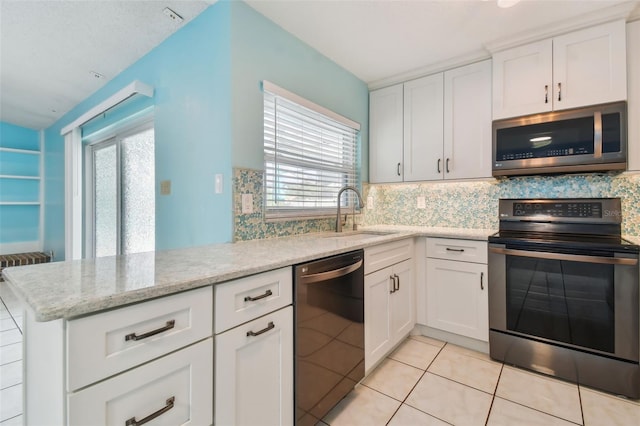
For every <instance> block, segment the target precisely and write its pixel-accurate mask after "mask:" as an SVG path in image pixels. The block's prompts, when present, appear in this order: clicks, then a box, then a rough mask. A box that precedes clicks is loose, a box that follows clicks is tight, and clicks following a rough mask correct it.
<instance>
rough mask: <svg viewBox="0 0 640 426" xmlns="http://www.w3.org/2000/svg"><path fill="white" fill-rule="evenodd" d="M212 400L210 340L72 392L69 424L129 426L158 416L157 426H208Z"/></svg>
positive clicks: (69, 399) (69, 404) (154, 422)
mask: <svg viewBox="0 0 640 426" xmlns="http://www.w3.org/2000/svg"><path fill="white" fill-rule="evenodd" d="M212 400H213V342H212V339H211V338H208V339H206V340H203V341H202V342H200V343H197V344H195V345H192V346H189V347H187V348H184V349H181V350H179V351H177V352H173V353H171V354H169V355H167V356H165V357H162V358H159V359H157V360H155V361H152V362H150V363H148V364H144V365H141V366H140V367H136V368H134V369H132V370H129V371H127V372H125V373H122V374H119V375H117V376H114V377H112V378H110V379H108V380H104V381H102V382H99V383H97V384H95V385H92V386H89V387H86V388H83V389H82V390H80V391H78V392H74V393H71V394H70V395H69V397H68V407H69V413H68V415H69V425H79V426H84V425H124V424H129V422H128V421H129V420H131V419H135V421H138V422H140V421H142V420H144V419H146V418H148V417H149V416H151V415H153V414H154V413H155V414H157V417H156V418H155V420H153V424H154V425H194V426H196V425H208V424H211V422H212V421H213V410H212V407H211V401H212ZM150 424H151V423H150Z"/></svg>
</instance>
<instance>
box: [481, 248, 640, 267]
mask: <svg viewBox="0 0 640 426" xmlns="http://www.w3.org/2000/svg"><path fill="white" fill-rule="evenodd" d="M489 252H491V253H497V254H504V255H507V256H520V257H533V258H536V259H551V260H570V261H572V262H583V263H598V264H603V265H630V266H635V265H637V264H638V259H632V258H629V257H603V256H587V255H579V254H564V253H546V252H540V251H529V250H513V249H505V248H500V247H489Z"/></svg>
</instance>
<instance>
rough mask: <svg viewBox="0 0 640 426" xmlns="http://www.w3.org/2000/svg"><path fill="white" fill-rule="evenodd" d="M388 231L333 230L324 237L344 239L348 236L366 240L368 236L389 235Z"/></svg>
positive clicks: (351, 238)
mask: <svg viewBox="0 0 640 426" xmlns="http://www.w3.org/2000/svg"><path fill="white" fill-rule="evenodd" d="M388 234H389V233H388V232H376V231H353V232H333V233H331V234H326V235H324V236H323V237H322V238H332V239H343V238H348V239H350V240H366V239H368V238H375V237H379V236H381V235H388Z"/></svg>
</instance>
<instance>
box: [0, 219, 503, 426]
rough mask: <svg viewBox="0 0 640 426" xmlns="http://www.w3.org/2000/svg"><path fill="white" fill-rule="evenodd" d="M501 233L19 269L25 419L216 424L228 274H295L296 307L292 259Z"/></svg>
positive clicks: (398, 230) (459, 232)
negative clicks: (218, 297)
mask: <svg viewBox="0 0 640 426" xmlns="http://www.w3.org/2000/svg"><path fill="white" fill-rule="evenodd" d="M492 233H493V230H469V229H466V230H465V229H451V228H422V227H402V226H376V227H367V228H365V229H364V230H363V231H360V232H355V233H349V232H345V233H343V234H335V233H322V234H307V235H303V236H296V237H286V238H275V239H267V240H253V241H245V242H239V243H228V244H217V245H211V246H205V247H194V248H186V249H179V250H168V251H158V252H148V253H138V254H132V255H126V256H116V257H105V258H98V259H92V260H78V261H70V262H54V263H49V264H39V265H31V266H24V267H14V268H8V269H6V270H5V271H3V275H4V277H5V279H6V280H7V281H8V283H9V285H10V286H11V288H12V289H13V290H14V292H15V293H16V294H17V295H18V296H19V297H20V298H21V299H22V300H23V301H24V302H25V303H24V304H25V306H26V309H25V312H24V323H25V324H24V333H25V338H24V365H25V369H24V371H25V377H24V383H25V391H24V394H25V407H24V413H25V421H26V423H27V424H87V423H92V424H101V423H105V424H106V423H108V421H107V420H106V419H108V418H110V417H109V416H114V415H115V416H116V417H117V418H124V419H128V420H127V421H131V423H127V424H137V423H135V422H140V423H141V422H142V421H143V420H145V419H149V418H150V416H152V415H154V414H156V413H161V414H162V415H163V417H165V418H164V420H168V421H169V422H170V423H176V424H181V423H183V421H185V420H184V419H191V421H192V422H193V421H195V422H196V423H197V424H211V423H213V414H214V413H213V410H212V404H213V403H212V401H213V388H214V385H213V383H214V373H213V372H214V368H215V366H214V355H213V352H214V340H215V341H216V342H217V337H218V336H217V334H218V332H217V331H215V332H214V318H215V317H216V306H217V303H218V302H220V301H216V302H214V290H217V289H218V284H220V285H223V284H224V285H235V284H230V283H245V282H247V280H249V281H251V282H255V281H256V279H258V280H259V279H261V278H262V277H266V278H268V279H269V280H272V281H273V278H272V277H273V276H275V275H279V276H280V277H284V278H283V279H282V280H281V281H280V282H281V284H280V286H281V287H280V288H287V287H288V289H289V299H288V301H284V300H283V301H282V305H280V306H279V307H278V308H277V309H278V312H285V310H286V311H288V312H289V315H290V312H291V303H292V299H291V296H290V294H291V268H290V267H291V265H294V264H297V263H302V262H306V261H310V260H313V259H318V258H322V257H326V256H331V255H335V254H340V253H344V252H347V251H350V250H355V249H359V248H365V249H366V248H367V247H373V246H376V245H380V244H385V243H392V242H394V241H400V240H403V239H407V238H413V237H420V236H422V237H424V236H427V237H439V238H457V239H466V240H478V241H486V240H487V237H488V236H489V235H490V234H492ZM245 277H246V278H245ZM287 280H288V281H287ZM270 282H271V281H270ZM260 285H263V284H260ZM265 285H266V284H265ZM269 285H271V284H269ZM255 288H256V289H258V288H260V289H261V290H260V291H261V292H263V291H264V290H263V288H264V287H255ZM275 294H276V295H277V294H278V292H275ZM245 300H246V299H245ZM229 303H232V302H231V301H229ZM227 304H228V303H227ZM285 304H286V305H288V306H285ZM273 314H274V315H275V314H276V313H275V312H274V313H273ZM269 315H271V314H269ZM264 318H267V317H266V316H265V317H264ZM264 318H263V319H264ZM216 321H217V320H216ZM282 324H284V322H283V323H282ZM263 326H264V325H262V327H263ZM284 327H285V328H287V327H286V326H284ZM132 328H133V330H135V332H133V333H132V332H131V329H132ZM257 329H259V328H257ZM156 331H157V332H158V335H156V334H155V332H156ZM290 331H291V330H289V331H288V332H290ZM272 333H273V331H272ZM214 334H215V335H214ZM147 335H148V336H154V337H153V338H152V339H148V340H145V341H142V342H138V341H136V339H140V340H143V339H145V337H146V336H147ZM275 352H276V353H280V352H287V350H285V351H282V350H280V351H275ZM288 352H290V353H291V354H292V352H293V349H292V346H291V349H290V350H288ZM291 354H290V355H291ZM280 368H281V369H282V366H280ZM266 370H269V368H267V369H266ZM286 370H287V368H286V367H284V370H282V371H286ZM195 371H197V374H192V373H191V372H195ZM283 380H284V379H283ZM163 388H164V389H176V390H175V395H174V392H173V391H172V392H171V395H166V394H163V393H161V391H162V389H163ZM275 391H276V392H275V393H276V394H277V389H275ZM141 406H142V407H151V408H146V409H144V410H141V409H140V408H139V407H141ZM284 423H286V421H285V422H284Z"/></svg>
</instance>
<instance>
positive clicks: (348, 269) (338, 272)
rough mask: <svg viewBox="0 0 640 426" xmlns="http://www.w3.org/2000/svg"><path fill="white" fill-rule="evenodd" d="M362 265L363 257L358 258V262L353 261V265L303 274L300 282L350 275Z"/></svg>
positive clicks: (313, 281)
mask: <svg viewBox="0 0 640 426" xmlns="http://www.w3.org/2000/svg"><path fill="white" fill-rule="evenodd" d="M361 266H362V259H360V260H358V261H357V262H356V263H352V264H351V265H347V266H343V267H342V268H338V269H332V270H331V271H326V272H317V273H315V274H307V275H301V276H300V283H302V284H310V283H315V282H318V281H325V280H330V279H333V278H338V277H343V276H345V275H349V274H350V273H352V272H353V271H356V270H357V269H359V268H360V267H361Z"/></svg>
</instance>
